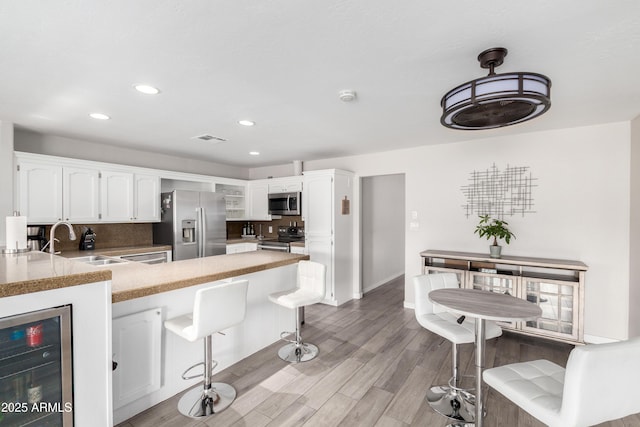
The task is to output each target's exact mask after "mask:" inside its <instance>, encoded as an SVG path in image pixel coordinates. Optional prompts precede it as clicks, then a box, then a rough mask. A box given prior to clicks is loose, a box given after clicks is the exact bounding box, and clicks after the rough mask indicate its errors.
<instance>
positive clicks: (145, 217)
mask: <svg viewBox="0 0 640 427" xmlns="http://www.w3.org/2000/svg"><path fill="white" fill-rule="evenodd" d="M133 217H134V221H138V222H142V221H149V222H157V221H160V177H159V176H157V175H146V174H140V173H136V174H134V176H133Z"/></svg>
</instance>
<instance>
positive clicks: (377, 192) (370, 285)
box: [360, 174, 405, 293]
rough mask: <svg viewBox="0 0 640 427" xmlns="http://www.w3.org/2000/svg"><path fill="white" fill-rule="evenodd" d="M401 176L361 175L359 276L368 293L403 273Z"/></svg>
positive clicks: (403, 196) (402, 178)
mask: <svg viewBox="0 0 640 427" xmlns="http://www.w3.org/2000/svg"><path fill="white" fill-rule="evenodd" d="M404 193H405V192H404V175H402V174H396V175H380V176H371V177H364V178H362V180H361V184H360V195H361V196H360V201H361V209H360V212H361V221H360V227H361V234H360V235H361V236H362V237H361V256H360V260H361V278H362V290H363V292H365V293H366V292H368V291H370V290H372V289H375V288H376V287H378V286H380V285H383V284H385V283H387V282H388V281H389V280H392V279H395V278H396V277H398V276H400V275H402V274H404V260H405V256H404V237H405V236H404V213H403V212H404V205H405V195H404Z"/></svg>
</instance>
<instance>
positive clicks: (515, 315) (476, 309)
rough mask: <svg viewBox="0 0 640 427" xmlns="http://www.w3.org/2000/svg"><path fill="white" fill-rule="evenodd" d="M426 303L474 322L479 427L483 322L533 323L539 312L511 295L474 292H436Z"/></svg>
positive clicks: (479, 425) (479, 422)
mask: <svg viewBox="0 0 640 427" xmlns="http://www.w3.org/2000/svg"><path fill="white" fill-rule="evenodd" d="M429 299H430V300H431V301H432V302H433V303H434V304H438V305H440V306H442V307H444V308H446V309H447V311H450V312H452V313H456V314H461V315H464V316H469V317H474V318H476V319H477V320H476V325H475V336H476V337H475V366H476V408H475V409H476V411H475V413H476V414H475V425H476V426H477V427H482V421H483V420H482V414H483V413H484V407H483V406H484V405H483V402H482V399H483V396H482V394H483V393H482V370H483V369H484V354H485V345H484V344H485V327H486V325H485V321H486V320H495V321H505V322H514V321H523V320H532V319H537V318H538V317H540V315H542V309H541V308H540V307H538V306H537V305H536V304H533V303H530V302H528V301H525V300H523V299H520V298H516V297H513V296H511V295H505V294H499V293H495V292H488V291H481V290H478V289H460V288H452V289H451V288H448V289H436V290H434V291H431V292H429Z"/></svg>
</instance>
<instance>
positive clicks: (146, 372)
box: [112, 308, 162, 409]
mask: <svg viewBox="0 0 640 427" xmlns="http://www.w3.org/2000/svg"><path fill="white" fill-rule="evenodd" d="M112 325H113V326H112V328H113V329H112V331H113V332H112V333H113V350H112V351H113V367H114V370H113V408H114V409H117V408H120V407H122V406H124V405H126V404H128V403H131V402H133V401H134V400H137V399H139V398H141V397H143V396H145V395H147V394H149V393H151V392H153V391H155V390H158V389H160V385H161V384H160V379H161V374H162V370H161V365H160V362H161V360H160V357H161V355H162V346H161V343H162V340H161V337H162V310H161V309H160V308H154V309H151V310H146V311H142V312H139V313H134V314H129V315H126V316H122V317H118V318H116V319H113V324H112Z"/></svg>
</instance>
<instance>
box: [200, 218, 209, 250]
mask: <svg viewBox="0 0 640 427" xmlns="http://www.w3.org/2000/svg"><path fill="white" fill-rule="evenodd" d="M200 233H201V237H202V238H201V239H200V257H205V256H207V252H206V250H207V210H206V209H205V208H200Z"/></svg>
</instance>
